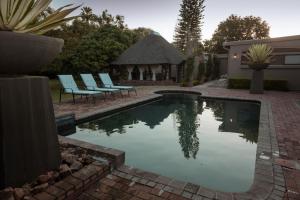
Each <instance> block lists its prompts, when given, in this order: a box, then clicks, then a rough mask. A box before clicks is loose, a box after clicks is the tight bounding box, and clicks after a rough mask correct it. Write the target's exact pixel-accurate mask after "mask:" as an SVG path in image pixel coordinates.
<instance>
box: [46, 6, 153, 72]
mask: <svg viewBox="0 0 300 200" xmlns="http://www.w3.org/2000/svg"><path fill="white" fill-rule="evenodd" d="M142 30H143V31H142ZM146 30H149V29H145V28H140V30H139V31H136V30H130V29H128V28H127V25H126V24H125V22H124V17H123V16H121V15H116V16H113V15H111V14H109V13H108V11H107V10H104V11H103V12H102V13H101V14H100V15H99V16H97V15H96V14H94V13H93V10H92V9H91V8H89V7H84V8H83V9H82V12H81V14H80V16H79V17H78V18H77V19H75V20H73V21H72V23H66V24H63V25H62V26H61V27H60V28H59V29H56V30H52V31H50V32H48V33H47V34H46V35H47V36H51V37H57V38H62V39H64V41H65V45H64V48H63V51H62V53H61V54H60V55H59V56H58V57H57V58H56V59H55V60H54V61H53V62H52V64H50V65H48V66H45V68H44V69H43V71H42V73H43V74H44V75H47V76H50V77H56V74H58V73H73V72H76V71H78V72H80V71H81V72H82V71H87V70H89V69H91V71H95V70H97V69H100V68H101V69H102V68H103V67H104V66H107V65H108V62H110V61H112V60H113V59H115V58H116V56H117V55H119V54H120V53H122V52H121V51H123V50H125V49H124V48H128V47H129V46H130V45H132V44H133V43H135V42H136V41H137V40H138V38H141V37H144V35H146ZM109 31H111V35H110V32H109ZM104 33H105V34H104ZM149 33H150V32H149ZM97 34H98V35H101V37H102V36H103V38H102V39H99V38H98V36H97ZM102 34H103V35H102ZM93 39H95V40H93ZM114 40H115V41H116V42H114ZM97 42H99V43H97ZM103 45H106V46H105V47H104V46H103ZM96 47H99V48H101V50H102V51H103V53H99V51H100V50H99V49H95V48H96ZM87 52H88V53H90V54H91V55H87ZM96 55H97V56H102V57H99V58H98V59H96V58H95V56H96ZM76 56H78V58H77V57H76ZM79 58H80V59H83V60H79ZM85 59H86V60H85ZM80 64H83V65H82V66H80ZM98 64H99V65H98ZM87 65H90V66H89V67H88V66H87ZM96 65H98V66H97V67H96ZM92 67H96V68H92Z"/></svg>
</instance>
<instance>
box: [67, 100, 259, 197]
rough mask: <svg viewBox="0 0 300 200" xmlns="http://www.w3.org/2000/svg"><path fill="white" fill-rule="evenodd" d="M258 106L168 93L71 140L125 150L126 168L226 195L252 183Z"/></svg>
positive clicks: (83, 127)
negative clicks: (188, 183)
mask: <svg viewBox="0 0 300 200" xmlns="http://www.w3.org/2000/svg"><path fill="white" fill-rule="evenodd" d="M259 115H260V104H259V103H255V102H248V101H235V100H223V99H222V100H221V99H211V98H203V97H201V96H199V95H193V94H164V95H163V97H162V98H161V100H159V101H155V102H152V103H149V104H146V105H142V106H138V107H135V108H133V109H130V110H126V111H123V112H119V113H116V114H114V115H111V116H109V117H106V118H102V119H96V120H93V121H90V122H88V123H83V124H80V125H78V126H77V127H76V133H75V134H73V135H70V136H68V137H70V138H73V139H77V140H81V141H85V142H89V143H93V144H97V145H101V146H105V147H110V148H115V149H119V150H122V151H125V152H126V161H125V163H126V165H129V166H133V167H135V168H140V169H142V170H146V171H150V172H154V173H158V174H161V175H164V176H168V177H171V178H174V179H176V180H182V181H186V182H191V183H194V184H198V185H201V186H204V187H207V188H210V189H215V190H219V191H224V192H245V191H247V190H248V189H249V188H250V187H251V185H252V183H253V179H254V171H255V160H256V148H257V139H258V127H259Z"/></svg>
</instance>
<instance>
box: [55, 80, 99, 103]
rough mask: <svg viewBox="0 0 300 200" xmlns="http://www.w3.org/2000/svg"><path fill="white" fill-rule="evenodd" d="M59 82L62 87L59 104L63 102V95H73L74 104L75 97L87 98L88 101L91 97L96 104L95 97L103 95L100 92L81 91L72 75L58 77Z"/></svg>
mask: <svg viewBox="0 0 300 200" xmlns="http://www.w3.org/2000/svg"><path fill="white" fill-rule="evenodd" d="M58 78H59V81H60V83H61V85H62V88H61V89H60V94H59V102H61V95H62V93H67V94H72V96H73V103H74V104H75V95H80V96H81V97H82V96H86V98H87V99H88V97H89V96H91V97H92V98H93V100H94V102H95V96H96V95H100V94H102V92H99V91H89V90H80V89H79V88H78V86H77V84H76V83H75V80H74V78H73V76H72V75H58Z"/></svg>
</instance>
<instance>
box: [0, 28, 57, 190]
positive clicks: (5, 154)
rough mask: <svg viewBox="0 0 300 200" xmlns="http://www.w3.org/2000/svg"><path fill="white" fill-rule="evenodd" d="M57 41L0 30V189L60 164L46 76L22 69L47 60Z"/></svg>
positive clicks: (55, 53) (51, 55)
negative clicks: (39, 75)
mask: <svg viewBox="0 0 300 200" xmlns="http://www.w3.org/2000/svg"><path fill="white" fill-rule="evenodd" d="M62 46H63V40H60V39H56V38H49V37H44V36H35V35H30V34H18V33H12V32H0V56H1V57H0V110H1V112H0V189H1V188H5V187H8V186H13V187H20V186H22V185H23V184H24V183H26V182H30V181H32V180H34V179H36V178H37V176H39V175H41V174H43V173H45V172H47V171H49V170H53V169H57V168H58V167H59V165H60V162H61V157H60V151H59V143H58V136H57V128H56V123H55V116H54V110H53V104H52V99H51V93H50V88H49V83H48V81H49V80H48V78H46V77H32V76H25V75H24V74H26V73H32V72H35V71H38V70H39V69H40V68H41V67H42V66H45V65H47V64H49V63H50V62H51V61H52V60H53V59H54V58H55V56H57V55H58V53H59V52H60V51H61V49H62Z"/></svg>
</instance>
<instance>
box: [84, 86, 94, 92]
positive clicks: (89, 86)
mask: <svg viewBox="0 0 300 200" xmlns="http://www.w3.org/2000/svg"><path fill="white" fill-rule="evenodd" d="M88 88H92V89H91V90H94V91H95V90H96V87H95V86H89V85H87V86H86V87H85V89H87V90H90V89H88Z"/></svg>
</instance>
